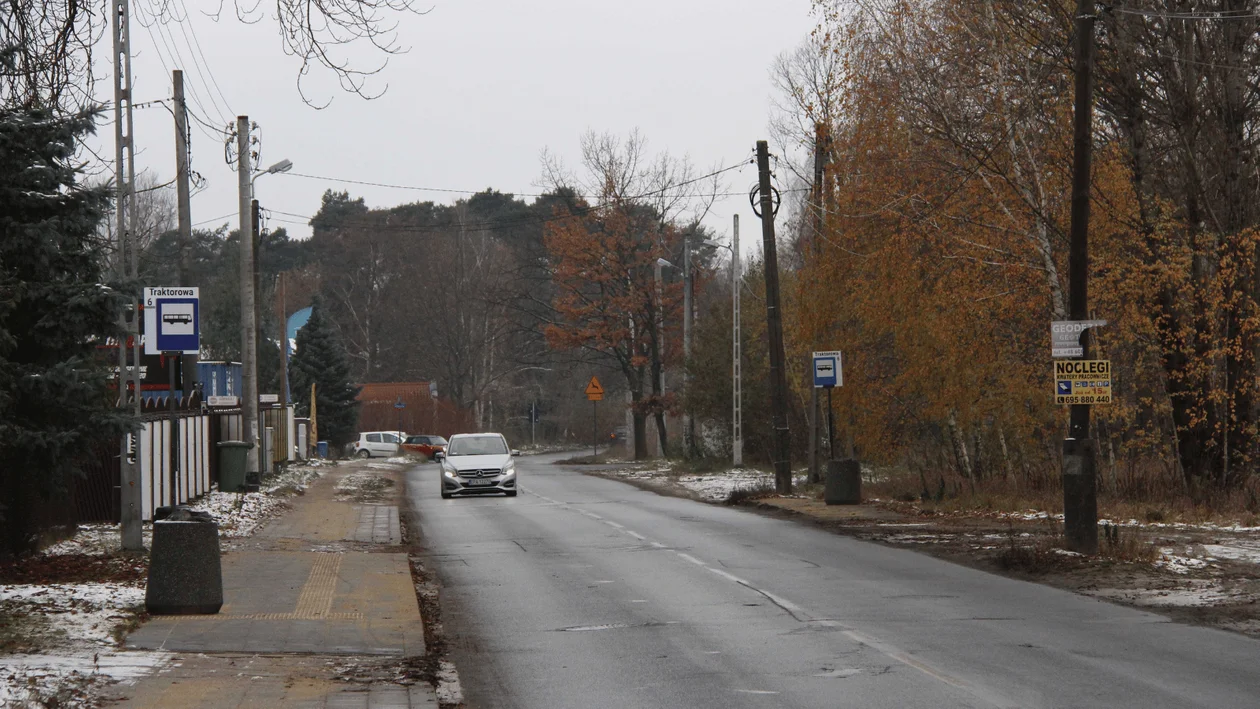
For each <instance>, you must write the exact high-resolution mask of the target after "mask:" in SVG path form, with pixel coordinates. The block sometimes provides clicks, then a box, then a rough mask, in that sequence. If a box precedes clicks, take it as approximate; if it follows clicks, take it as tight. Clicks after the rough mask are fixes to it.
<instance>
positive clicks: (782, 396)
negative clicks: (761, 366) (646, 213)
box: [753, 140, 792, 495]
mask: <svg viewBox="0 0 1260 709" xmlns="http://www.w3.org/2000/svg"><path fill="white" fill-rule="evenodd" d="M757 172H758V176H759V182H758V187H757V190H756V191H755V192H754V195H753V196H759V197H760V204H758V202H757V201H754V202H753V207H754V211H756V212H757V215H758V216H759V217H761V244H762V249H763V251H764V254H765V268H766V330H767V334H768V336H769V340H770V409H771V413H772V417H773V426H774V438H773V446H772V449H771V450H772V454H773V458H774V488H775V491H776V492H778V493H779V494H780V495H786V494H789V493H791V492H792V458H791V455H792V454H791V448H790V444H791V440H790V438H789V431H788V419H787V374H786V372H785V371H784V366H783V365H784V362H783V320H782V317H783V314H782V312H781V311H780V306H779V258H778V249H777V244H776V243H775V238H774V215H775V212H776V211H778V204H776V200H775V195H777V194H778V193H777V191H775V189H774V188H773V187H772V186H771V184H770V147H769V146H768V145H767V144H766V141H764V140H759V141H757Z"/></svg>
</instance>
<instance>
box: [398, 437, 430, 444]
mask: <svg viewBox="0 0 1260 709" xmlns="http://www.w3.org/2000/svg"><path fill="white" fill-rule="evenodd" d="M403 442H404V443H424V442H425V440H424V436H407V440H406V441H403Z"/></svg>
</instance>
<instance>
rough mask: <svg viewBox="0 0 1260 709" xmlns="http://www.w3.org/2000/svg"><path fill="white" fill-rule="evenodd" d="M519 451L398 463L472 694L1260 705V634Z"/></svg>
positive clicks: (844, 702)
mask: <svg viewBox="0 0 1260 709" xmlns="http://www.w3.org/2000/svg"><path fill="white" fill-rule="evenodd" d="M556 458H557V456H550V457H523V458H520V459H518V463H517V470H518V471H520V472H519V475H520V484H521V486H522V494H521V495H520V496H518V497H517V498H515V499H508V498H504V497H498V496H496V497H483V498H462V499H461V498H456V499H453V500H442V499H440V498H439V496H438V478H437V475H438V473H437V466H436V465H424V466H418V467H416V468H413V469H412V470H410V471H409V472H408V473H407V480H408V495H409V498H410V501H411V504H412V505H413V506H414V508H415V510H416V511H417V512H418V517H419V521H420V527H421V532H422V537H423V538H422V542H423V544H424V545H425V547H426V549H427V553H428V555H429V557H428V559H427V564H428V566H429V567H430V568H432V569H435V570H436V571H437V573H438V576H439V578H440V579H441V581H442V584H443V589H442V600H441V602H442V616H443V618H442V619H443V624H444V626H445V631H446V634H447V638H448V641H449V642H450V646H451V647H450V649H451V653H452V657H453V660H454V662H455V665H456V668H457V669H458V671H459V674H460V679H461V682H462V684H463V689H464V694H465V697H466V701H467V704H468V706H470V707H473V708H474V709H490V708H492V707H522V708H538V709H542V708H544V707H545V708H546V709H561V708H566V707H573V708H579V707H580V708H582V709H589V708H592V707H670V708H682V707H696V708H701V707H718V708H721V709H737V708H742V707H897V708H907V707H932V708H949V707H1142V708H1143V709H1150V708H1153V707H1199V706H1201V707H1213V708H1214V709H1221V708H1223V707H1258V706H1260V643H1257V642H1256V641H1254V640H1250V639H1248V638H1245V637H1243V636H1238V635H1234V634H1230V633H1226V632H1222V631H1216V630H1208V629H1203V628H1197V627H1191V626H1186V625H1179V624H1175V623H1171V622H1169V621H1168V620H1167V619H1165V618H1163V617H1161V616H1157V615H1154V614H1150V613H1144V612H1140V611H1136V610H1132V609H1128V608H1124V607H1121V606H1116V605H1111V604H1108V603H1105V602H1101V601H1096V600H1092V599H1088V598H1083V597H1080V596H1076V595H1074V594H1071V593H1067V592H1064V591H1058V590H1055V589H1051V588H1047V587H1043V586H1039V585H1036V584H1031V583H1025V582H1021V581H1014V580H1010V579H1006V578H1002V577H999V576H994V575H991V574H987V573H984V572H981V571H976V570H973V569H968V568H964V567H961V566H957V565H954V564H950V563H948V562H944V561H939V560H936V559H932V558H930V557H928V556H924V555H920V554H917V553H915V552H913V551H908V550H902V549H892V548H888V547H884V546H880V545H876V544H871V543H867V542H860V541H856V540H853V539H849V538H846V537H843V536H839V535H834V534H829V533H826V532H823V531H820V530H818V529H814V528H812V527H809V526H806V525H801V524H797V523H794V522H790V521H784V520H778V519H772V518H768V517H765V516H761V515H758V514H755V513H752V512H748V511H743V510H739V509H734V508H726V507H719V506H714V505H706V504H703V503H698V502H692V501H689V500H682V499H676V498H671V497H663V496H659V495H656V494H654V493H651V492H646V491H642V490H639V489H637V488H634V487H631V486H629V485H625V484H623V483H618V482H613V481H608V480H603V479H599V478H593V477H588V476H585V475H582V474H581V473H578V472H575V471H572V470H571V469H565V468H562V467H559V466H556V465H553V464H551V461H554V460H555V459H556Z"/></svg>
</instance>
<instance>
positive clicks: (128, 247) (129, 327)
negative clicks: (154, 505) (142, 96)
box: [110, 0, 144, 551]
mask: <svg viewBox="0 0 1260 709" xmlns="http://www.w3.org/2000/svg"><path fill="white" fill-rule="evenodd" d="M111 10H112V12H111V15H112V17H111V18H110V21H111V30H112V32H111V34H112V39H113V48H114V166H115V167H114V169H115V172H114V185H115V194H114V197H115V200H116V201H115V204H114V212H115V217H116V220H117V221H116V223H115V227H114V228H115V236H116V238H117V248H116V250H115V251H114V274H115V276H116V277H117V278H118V280H119V281H125V280H126V279H127V278H128V276H131V277H135V275H136V273H137V266H138V264H139V261H138V259H137V258H135V256H134V254H135V251H136V242H135V234H136V191H135V184H136V168H135V162H136V151H135V141H134V140H133V138H134V136H135V133H134V131H133V130H132V96H131V5H130V2H129V0H119V2H117V3H115V4H114V5H113V6H112V7H111ZM129 251H130V254H129V253H128V252H129ZM129 256H130V258H129ZM129 266H130V268H129ZM130 305H131V311H130V312H131V319H130V320H128V318H127V310H126V306H125V305H124V306H123V308H124V309H123V312H121V313H119V316H118V334H117V338H118V408H119V409H121V410H124V411H125V410H126V409H127V408H128V403H130V405H131V406H130V408H131V413H132V415H133V416H134V417H135V418H136V421H137V422H138V421H139V420H140V391H141V389H140V354H139V344H140V334H139V332H140V330H139V322H140V299H139V298H136V297H134V296H133V297H132V298H131V303H130ZM129 340H130V341H129ZM128 347H130V348H131V350H132V360H131V361H132V367H131V369H130V372H129V370H128V368H127V348H128ZM129 374H130V377H129V376H128V375H129ZM129 378H130V379H131V385H132V393H133V395H134V396H133V398H132V400H131V401H130V402H128V401H127V380H128V379H129ZM139 438H140V432H139V431H132V432H131V433H128V434H126V435H124V436H123V437H122V440H121V441H120V442H119V449H120V450H119V468H120V471H119V472H120V479H119V486H120V488H121V489H120V490H119V513H120V516H121V519H120V522H121V524H120V527H121V531H122V534H121V536H122V540H121V543H122V548H123V549H124V550H126V551H143V550H144V536H143V532H144V525H143V520H142V512H141V508H142V502H143V500H142V495H141V489H140V461H139V450H140V441H139Z"/></svg>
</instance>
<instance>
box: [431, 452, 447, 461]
mask: <svg viewBox="0 0 1260 709" xmlns="http://www.w3.org/2000/svg"><path fill="white" fill-rule="evenodd" d="M445 457H446V454H445V453H443V452H442V451H434V452H433V459H434V460H441V459H443V458H445Z"/></svg>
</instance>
